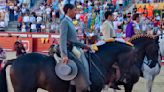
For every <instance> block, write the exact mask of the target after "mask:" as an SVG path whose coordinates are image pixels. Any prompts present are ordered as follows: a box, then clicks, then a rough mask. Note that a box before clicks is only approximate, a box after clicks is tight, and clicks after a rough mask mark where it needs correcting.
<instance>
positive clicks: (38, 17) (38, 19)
mask: <svg viewBox="0 0 164 92" xmlns="http://www.w3.org/2000/svg"><path fill="white" fill-rule="evenodd" d="M36 21H37V23H38V24H39V23H41V22H42V17H41V16H40V15H37V19H36Z"/></svg>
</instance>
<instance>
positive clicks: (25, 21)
mask: <svg viewBox="0 0 164 92" xmlns="http://www.w3.org/2000/svg"><path fill="white" fill-rule="evenodd" d="M23 22H24V23H25V24H26V26H28V25H29V23H30V16H29V15H28V14H27V13H26V14H25V16H24V17H23Z"/></svg>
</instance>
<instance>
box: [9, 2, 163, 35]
mask: <svg viewBox="0 0 164 92" xmlns="http://www.w3.org/2000/svg"><path fill="white" fill-rule="evenodd" d="M43 1H44V2H42V3H40V5H39V7H38V8H36V9H35V10H31V9H30V8H29V7H28V5H26V4H23V3H19V2H15V3H14V5H11V6H10V7H9V12H10V14H9V19H10V21H18V25H17V29H18V31H19V32H51V33H57V34H58V33H59V25H60V21H61V20H62V19H63V18H64V12H63V9H62V8H63V6H64V4H65V3H68V0H43ZM141 1H142V3H146V2H152V1H153V2H161V1H162V0H141ZM70 3H72V4H74V5H75V6H76V10H77V15H76V18H74V20H73V23H74V25H75V26H76V29H77V32H78V33H79V34H82V33H86V34H88V33H96V34H99V33H101V30H100V29H101V25H102V23H103V22H104V20H105V18H104V13H105V11H111V12H113V15H114V21H113V25H114V30H115V31H116V33H117V36H118V37H125V36H126V29H128V27H129V26H128V25H129V23H131V22H132V21H134V20H133V19H132V17H133V14H134V13H138V14H139V17H140V20H141V21H140V22H139V27H140V29H141V30H142V32H143V33H152V32H157V31H159V30H161V29H164V16H161V14H164V13H163V12H164V10H162V11H159V10H158V9H157V8H156V7H154V6H152V5H151V4H149V5H147V6H144V7H136V6H135V7H134V8H133V11H132V12H128V13H127V12H126V8H127V6H129V4H134V3H136V2H135V0H107V1H106V0H76V1H75V0H70Z"/></svg>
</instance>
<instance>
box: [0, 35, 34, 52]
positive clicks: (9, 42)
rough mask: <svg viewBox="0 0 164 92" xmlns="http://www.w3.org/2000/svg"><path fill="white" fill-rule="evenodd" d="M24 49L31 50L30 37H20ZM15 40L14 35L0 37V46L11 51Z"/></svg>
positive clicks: (31, 41)
mask: <svg viewBox="0 0 164 92" xmlns="http://www.w3.org/2000/svg"><path fill="white" fill-rule="evenodd" d="M20 40H21V41H22V43H23V45H24V47H25V49H26V51H28V52H32V51H33V50H32V46H33V39H32V38H20ZM16 41H17V38H16V37H0V46H1V47H2V48H4V49H5V50H7V51H12V50H13V48H14V43H15V42H16Z"/></svg>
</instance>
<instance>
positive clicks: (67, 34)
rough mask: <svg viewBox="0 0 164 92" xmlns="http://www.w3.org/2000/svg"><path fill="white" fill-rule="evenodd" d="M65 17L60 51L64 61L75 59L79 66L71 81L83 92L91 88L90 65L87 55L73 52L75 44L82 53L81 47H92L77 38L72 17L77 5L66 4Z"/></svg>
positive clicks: (61, 26) (78, 90)
mask: <svg viewBox="0 0 164 92" xmlns="http://www.w3.org/2000/svg"><path fill="white" fill-rule="evenodd" d="M63 11H64V13H65V18H64V19H63V20H62V21H61V25H60V52H61V57H62V61H63V63H65V64H67V63H68V59H73V61H74V62H75V63H76V64H77V66H78V68H79V69H78V70H79V71H78V75H77V77H76V78H75V79H74V80H73V81H71V83H74V84H75V86H76V92H83V91H87V90H90V85H91V81H90V79H89V66H88V62H87V60H86V58H85V55H81V56H80V58H77V56H76V55H75V54H74V53H73V52H72V48H73V46H76V47H77V50H78V51H79V52H80V53H81V54H84V53H83V52H82V50H80V49H79V48H84V49H90V46H88V45H86V44H83V43H81V42H79V41H78V40H77V34H76V29H75V26H74V25H73V21H72V19H73V18H74V17H75V15H76V9H75V6H74V5H72V4H66V5H65V6H64V8H63Z"/></svg>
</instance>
